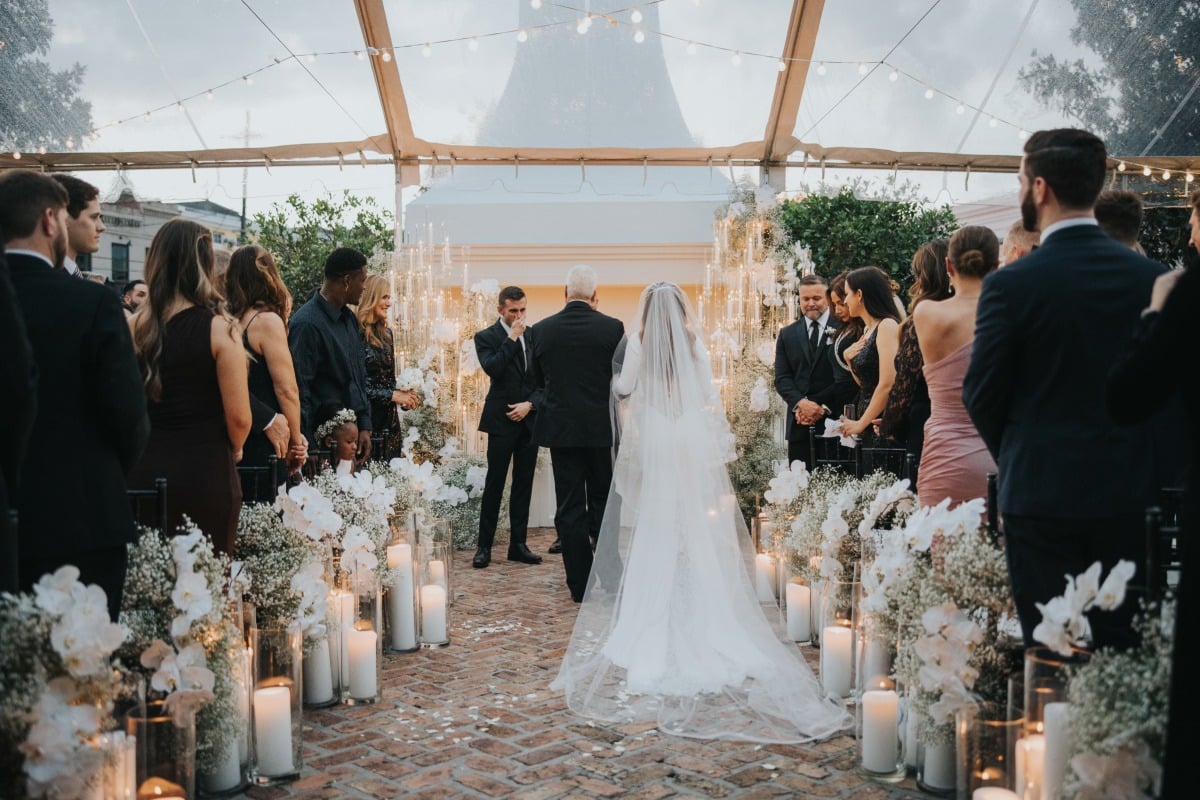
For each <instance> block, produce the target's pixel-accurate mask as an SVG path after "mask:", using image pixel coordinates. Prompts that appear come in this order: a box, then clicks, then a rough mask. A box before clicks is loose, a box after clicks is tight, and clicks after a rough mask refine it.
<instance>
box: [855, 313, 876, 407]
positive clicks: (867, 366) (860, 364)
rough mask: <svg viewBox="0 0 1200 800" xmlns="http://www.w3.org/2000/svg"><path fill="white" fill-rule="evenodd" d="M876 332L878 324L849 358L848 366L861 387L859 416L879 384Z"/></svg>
mask: <svg viewBox="0 0 1200 800" xmlns="http://www.w3.org/2000/svg"><path fill="white" fill-rule="evenodd" d="M878 332H879V326H878V325H876V326H875V327H874V328H872V329H871V332H870V333H868V334H867V340H866V342H864V343H863V347H862V349H861V350H859V351H858V353H856V354H855V356H854V358H852V359H850V366H851V368H853V370H854V375H855V377H857V378H858V385H859V387H860V388H861V389H862V391H861V393H860V394H859V396H858V408H857V409H856V410H857V413H858V416H860V417H861V416H862V415H863V414H864V413H866V410H867V406H869V405H870V404H871V395H873V394H875V387H876V386H878V385H879V347H878V346H877V345H876V344H875V334H876V333H878Z"/></svg>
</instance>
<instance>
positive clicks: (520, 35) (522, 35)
mask: <svg viewBox="0 0 1200 800" xmlns="http://www.w3.org/2000/svg"><path fill="white" fill-rule="evenodd" d="M517 41H518V42H527V41H529V32H528V31H526V30H525V29H524V28H521V30H519V31H517Z"/></svg>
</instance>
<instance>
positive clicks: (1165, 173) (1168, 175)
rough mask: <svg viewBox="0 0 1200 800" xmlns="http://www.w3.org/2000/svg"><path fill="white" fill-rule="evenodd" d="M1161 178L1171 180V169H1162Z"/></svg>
mask: <svg viewBox="0 0 1200 800" xmlns="http://www.w3.org/2000/svg"><path fill="white" fill-rule="evenodd" d="M1163 180H1164V181H1169V180H1171V170H1169V169H1164V170H1163Z"/></svg>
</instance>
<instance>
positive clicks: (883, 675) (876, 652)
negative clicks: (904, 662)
mask: <svg viewBox="0 0 1200 800" xmlns="http://www.w3.org/2000/svg"><path fill="white" fill-rule="evenodd" d="M861 649H862V657H861V658H860V659H859V662H858V663H859V664H861V665H862V666H861V667H860V669H859V675H860V678H861V680H860V685H862V686H878V685H879V682H880V681H883V680H887V679H888V674H889V673H890V672H891V671H892V670H891V666H892V663H891V661H892V660H891V653H890V652H889V651H888V647H887V645H886V644H885V643H884V642H882V641H880V640H879V639H871V638H868V639H867V640H866V641H864V642H862V648H861Z"/></svg>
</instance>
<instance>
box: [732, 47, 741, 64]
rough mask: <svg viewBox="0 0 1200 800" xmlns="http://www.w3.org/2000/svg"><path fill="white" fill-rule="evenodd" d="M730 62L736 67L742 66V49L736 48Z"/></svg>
mask: <svg viewBox="0 0 1200 800" xmlns="http://www.w3.org/2000/svg"><path fill="white" fill-rule="evenodd" d="M729 63H730V64H733V65H734V66H735V67H737V66H741V63H742V52H741V51H740V50H734V51H733V55H732V56H730V57H729Z"/></svg>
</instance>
